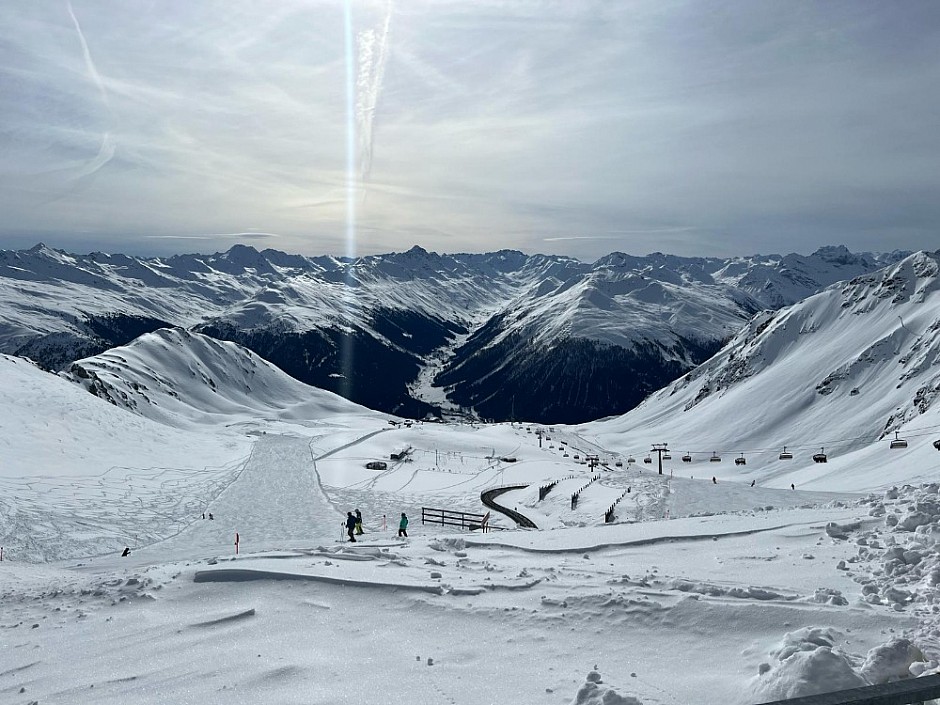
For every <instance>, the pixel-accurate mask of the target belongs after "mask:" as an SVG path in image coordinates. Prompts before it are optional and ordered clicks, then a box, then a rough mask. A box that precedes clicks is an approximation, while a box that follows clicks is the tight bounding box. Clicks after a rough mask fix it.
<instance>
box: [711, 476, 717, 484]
mask: <svg viewBox="0 0 940 705" xmlns="http://www.w3.org/2000/svg"><path fill="white" fill-rule="evenodd" d="M712 484H713V485H717V484H718V478H717V477H715V476H714V475H712Z"/></svg>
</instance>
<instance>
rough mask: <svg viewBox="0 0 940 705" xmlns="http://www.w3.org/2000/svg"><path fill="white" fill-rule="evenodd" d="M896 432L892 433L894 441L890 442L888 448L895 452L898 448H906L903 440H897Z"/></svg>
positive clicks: (905, 442)
mask: <svg viewBox="0 0 940 705" xmlns="http://www.w3.org/2000/svg"><path fill="white" fill-rule="evenodd" d="M898 433H899V432H898V431H895V432H894V440H893V441H891V445H890V446H888V447H889V448H891V450H896V449H898V448H907V441H905V440H904V439H903V438H898Z"/></svg>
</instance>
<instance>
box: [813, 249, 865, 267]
mask: <svg viewBox="0 0 940 705" xmlns="http://www.w3.org/2000/svg"><path fill="white" fill-rule="evenodd" d="M813 256H814V257H819V259H821V260H824V261H826V262H830V263H832V264H851V263H853V262H857V261H858V260H859V256H858V255H856V254H853V253H852V252H851V250H849V248H848V247H846V246H845V245H826V246H824V247H820V248H819V249H818V250H816V251H815V252H814V253H813Z"/></svg>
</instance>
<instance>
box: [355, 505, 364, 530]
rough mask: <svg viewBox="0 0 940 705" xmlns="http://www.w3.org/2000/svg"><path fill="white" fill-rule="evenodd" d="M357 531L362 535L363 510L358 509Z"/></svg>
mask: <svg viewBox="0 0 940 705" xmlns="http://www.w3.org/2000/svg"><path fill="white" fill-rule="evenodd" d="M356 533H357V534H359V535H360V536H361V535H362V533H363V532H362V512H360V511H359V510H358V509H357V510H356Z"/></svg>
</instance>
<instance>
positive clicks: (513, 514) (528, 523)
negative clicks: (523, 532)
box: [480, 485, 539, 529]
mask: <svg viewBox="0 0 940 705" xmlns="http://www.w3.org/2000/svg"><path fill="white" fill-rule="evenodd" d="M526 487H528V485H508V486H505V487H494V488H492V489H489V490H484V491H483V492H481V493H480V501H481V502H483V504H485V505H486V506H487V507H489V508H490V509H493V510H495V511H497V512H499V513H500V514H505V515H506V516H508V517H509V518H510V519H512V520H513V521H514V522H516V523H517V524H518V525H519V526H523V527H525V528H527V529H537V528H539V527H537V526H536V525H535V522H534V521H532V520H531V519H529V517H527V516H523V515H522V514H520V513H519V512H517V511H515V510H513V509H509V508H508V507H504V506H503V505H501V504H497V503H496V502H495V501H494V500H495V498H496V497H499V495H501V494H503V493H504V492H509V490H522V489H525V488H526Z"/></svg>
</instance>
